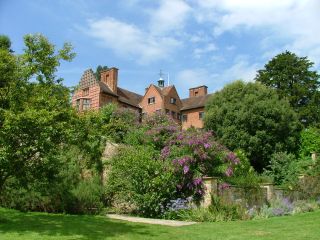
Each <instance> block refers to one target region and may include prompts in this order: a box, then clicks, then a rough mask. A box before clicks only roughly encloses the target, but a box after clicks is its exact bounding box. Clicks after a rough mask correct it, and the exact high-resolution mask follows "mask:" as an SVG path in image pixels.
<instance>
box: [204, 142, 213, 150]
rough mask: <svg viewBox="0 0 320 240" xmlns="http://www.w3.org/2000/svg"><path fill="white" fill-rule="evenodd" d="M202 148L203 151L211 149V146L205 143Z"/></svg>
mask: <svg viewBox="0 0 320 240" xmlns="http://www.w3.org/2000/svg"><path fill="white" fill-rule="evenodd" d="M203 146H204V148H205V149H208V148H211V144H210V143H205V144H204V145H203Z"/></svg>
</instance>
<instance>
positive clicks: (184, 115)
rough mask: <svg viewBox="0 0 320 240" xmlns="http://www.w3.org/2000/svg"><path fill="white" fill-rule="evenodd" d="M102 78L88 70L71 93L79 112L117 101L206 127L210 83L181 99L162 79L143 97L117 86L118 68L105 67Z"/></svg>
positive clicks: (186, 123)
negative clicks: (205, 111)
mask: <svg viewBox="0 0 320 240" xmlns="http://www.w3.org/2000/svg"><path fill="white" fill-rule="evenodd" d="M100 74H101V80H100V81H99V80H98V79H97V78H96V76H95V75H94V72H93V71H92V70H91V69H89V70H86V71H85V72H84V73H83V75H82V77H81V79H80V83H79V86H78V88H77V89H76V90H75V92H74V94H73V96H72V105H73V106H74V107H75V108H77V110H78V111H85V110H88V109H95V110H98V109H99V108H101V107H102V106H104V105H106V104H108V103H116V104H119V105H120V106H121V107H125V108H130V109H132V110H134V111H137V112H138V113H140V114H142V116H143V115H147V114H152V113H166V114H169V115H170V116H171V117H172V118H173V119H174V120H175V121H177V122H178V123H181V125H182V128H183V129H186V128H189V127H191V126H193V127H196V128H202V127H203V116H204V106H205V103H206V101H207V99H208V97H209V96H210V94H208V93H207V90H208V88H207V86H199V87H194V88H190V89H189V97H188V98H185V99H180V97H179V94H178V92H177V90H176V88H175V86H174V85H170V86H164V80H163V79H162V78H160V79H159V81H158V85H157V86H156V85H154V84H150V86H149V87H147V88H146V89H145V94H144V96H141V95H139V94H137V93H134V92H131V91H129V90H126V89H123V88H120V87H118V69H117V68H109V69H107V70H103V71H102V72H101V73H100Z"/></svg>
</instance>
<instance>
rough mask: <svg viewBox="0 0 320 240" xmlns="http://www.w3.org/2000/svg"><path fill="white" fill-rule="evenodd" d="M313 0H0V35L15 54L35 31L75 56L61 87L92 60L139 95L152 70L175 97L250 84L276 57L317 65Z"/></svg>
mask: <svg viewBox="0 0 320 240" xmlns="http://www.w3.org/2000/svg"><path fill="white" fill-rule="evenodd" d="M319 23H320V1H319V0H198V1H196V0H185V1H183V0H159V1H150V0H131V1H130V0H118V1H115V0H113V1H111V0H95V1H93V0H92V1H85V0H54V1H50V0H0V34H5V35H8V36H9V37H10V39H11V41H12V43H13V46H12V48H13V49H14V50H15V51H16V52H17V53H20V52H21V51H22V49H23V36H24V35H25V34H27V33H42V34H44V35H45V36H46V37H48V38H49V40H50V41H51V42H52V43H54V44H55V45H56V46H57V47H61V46H62V45H63V42H70V43H72V45H73V46H74V51H75V52H76V53H77V56H76V58H75V59H74V60H73V61H72V62H71V63H63V64H62V65H61V67H60V68H59V71H58V74H57V75H58V76H59V77H63V78H64V79H65V84H66V85H67V86H74V85H76V84H77V83H78V81H79V79H80V77H81V75H82V73H83V71H84V70H86V69H88V68H92V69H95V68H96V66H97V65H107V66H109V67H117V68H119V86H121V87H123V88H126V89H129V90H132V91H135V92H138V93H141V94H143V92H144V89H145V87H146V86H148V85H149V84H150V83H156V81H157V80H158V78H159V75H158V73H159V70H160V69H162V70H163V72H165V73H169V76H170V83H171V84H174V85H175V86H176V87H177V90H178V92H179V94H180V96H181V97H187V95H188V89H189V88H191V87H195V86H198V85H207V86H208V88H209V91H210V92H214V91H216V90H219V89H221V88H222V87H223V86H224V85H225V84H227V83H229V82H232V81H233V80H236V79H243V80H245V81H251V80H252V79H253V78H254V76H255V74H256V71H257V70H258V69H261V68H262V67H263V66H264V64H265V63H266V62H267V61H269V60H270V59H271V58H272V57H273V56H275V55H276V54H278V53H280V52H282V51H284V50H289V51H292V52H295V53H296V54H298V55H299V56H308V58H309V59H310V60H311V61H313V62H314V63H315V69H317V70H319V69H320V25H319Z"/></svg>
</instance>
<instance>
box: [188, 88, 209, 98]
mask: <svg viewBox="0 0 320 240" xmlns="http://www.w3.org/2000/svg"><path fill="white" fill-rule="evenodd" d="M207 94H208V87H207V86H199V87H195V88H190V89H189V97H198V96H205V95H207Z"/></svg>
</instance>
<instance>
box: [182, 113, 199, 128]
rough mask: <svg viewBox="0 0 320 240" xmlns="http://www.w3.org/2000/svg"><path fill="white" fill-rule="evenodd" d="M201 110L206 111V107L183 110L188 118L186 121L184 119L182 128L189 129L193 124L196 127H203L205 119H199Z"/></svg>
mask: <svg viewBox="0 0 320 240" xmlns="http://www.w3.org/2000/svg"><path fill="white" fill-rule="evenodd" d="M200 112H204V108H195V109H190V110H185V111H182V112H181V115H187V116H188V120H187V121H186V122H184V121H182V129H187V128H189V127H192V126H193V127H195V128H203V120H201V119H199V113H200Z"/></svg>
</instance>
